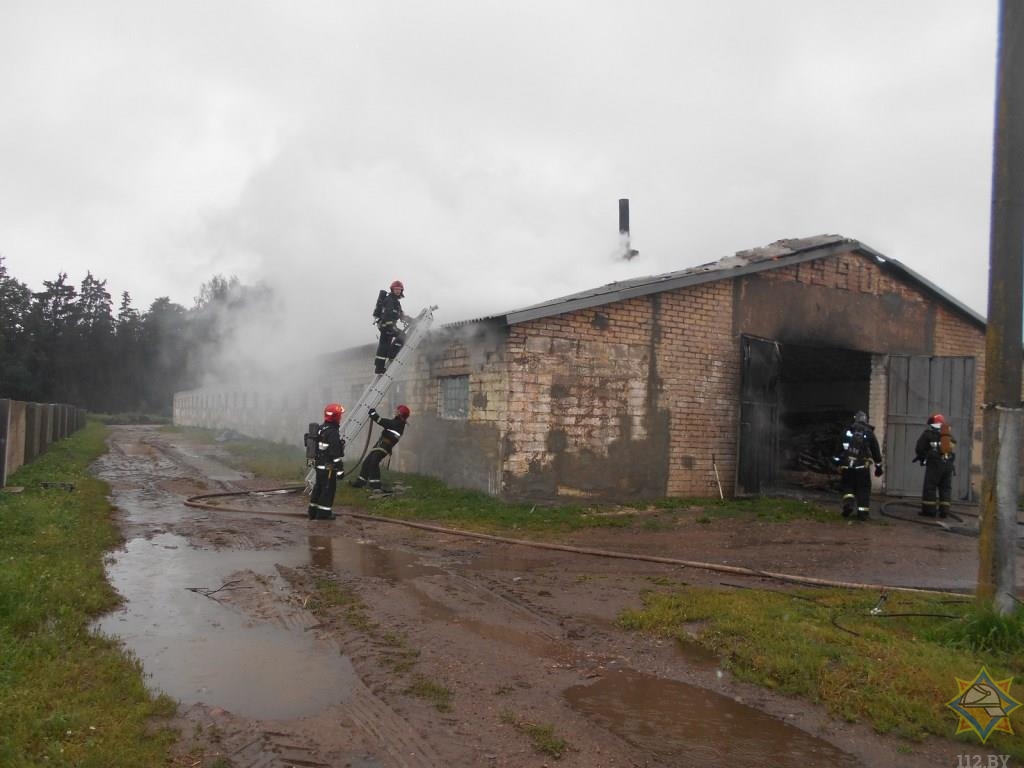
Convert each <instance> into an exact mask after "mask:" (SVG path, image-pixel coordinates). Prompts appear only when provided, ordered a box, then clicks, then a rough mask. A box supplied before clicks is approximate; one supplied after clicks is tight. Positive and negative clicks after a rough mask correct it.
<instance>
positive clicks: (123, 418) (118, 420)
mask: <svg viewBox="0 0 1024 768" xmlns="http://www.w3.org/2000/svg"><path fill="white" fill-rule="evenodd" d="M89 418H90V419H95V420H96V421H98V422H100V423H101V424H107V425H115V424H170V423H171V417H170V416H158V415H156V414H152V413H142V412H140V411H131V412H126V413H92V414H89Z"/></svg>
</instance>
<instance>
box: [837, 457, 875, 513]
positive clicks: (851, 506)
mask: <svg viewBox="0 0 1024 768" xmlns="http://www.w3.org/2000/svg"><path fill="white" fill-rule="evenodd" d="M840 483H841V486H842V489H843V517H849V516H850V515H852V514H853V512H854V510H856V512H857V517H858V518H859V519H860V520H865V519H867V517H868V515H869V514H870V513H871V472H870V467H868V466H866V465H865V466H855V467H843V470H842V476H841V478H840Z"/></svg>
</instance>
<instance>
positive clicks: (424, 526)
mask: <svg viewBox="0 0 1024 768" xmlns="http://www.w3.org/2000/svg"><path fill="white" fill-rule="evenodd" d="M304 488H305V486H304V485H297V486H283V487H281V488H271V489H267V490H263V491H223V492H219V493H203V494H199V495H197V496H191V497H189V498H187V499H185V505H186V506H189V507H195V508H198V509H206V510H212V511H216V512H238V513H242V514H248V515H271V516H274V517H281V516H285V517H302V518H305V517H306V513H304V512H301V513H300V512H277V511H263V510H250V509H242V508H239V507H229V506H222V505H218V504H210V503H207V502H205V501H204V499H212V498H223V497H227V496H260V495H272V494H286V493H298V492H300V491H302V490H303V489H304ZM341 514H343V515H345V516H347V517H351V518H353V519H356V520H367V521H372V522H377V523H389V524H392V525H402V526H405V527H407V528H416V529H418V530H422V531H430V532H432V533H442V534H446V535H449V536H463V537H467V538H472V539H480V540H483V541H493V542H497V543H501V544H512V545H516V546H523V547H532V548H534V549H547V550H554V551H557V552H569V553H573V554H579V555H591V556H594V557H608V558H615V559H620V560H637V561H641V562H648V563H660V564H663V565H676V566H681V567H684V568H697V569H699V570H705V571H714V572H718V573H731V574H735V575H739V576H750V577H754V578H762V579H774V580H778V581H785V582H789V583H792V584H802V585H805V586H814V587H834V588H839V589H857V590H868V591H876V592H879V591H880V592H904V593H908V594H919V595H942V596H946V597H951V596H952V597H963V596H964V595H963V593H960V592H950V591H946V590H939V589H926V588H923V587H894V586H889V585H886V584H869V583H860V582H853V581H834V580H831V579H818V578H813V577H811V576H801V575H799V574H789V573H778V572H774V571H762V570H758V569H756V568H747V567H745V566H740V565H725V564H723V563H707V562H700V561H696V560H683V559H680V558H675V557H661V556H659V555H645V554H637V553H632V552H617V551H614V550H607V549H596V548H593V547H574V546H571V545H568V544H554V543H551V542H546V541H530V540H529V539H513V538H509V537H506V536H495V535H492V534H488V533H477V532H475V531H464V530H460V529H458V528H445V527H443V526H440V525H431V524H430V523H417V522H415V521H412V520H398V519H394V518H388V517H380V516H378V515H369V514H363V513H360V512H351V511H346V512H342V513H341ZM339 517H340V515H339Z"/></svg>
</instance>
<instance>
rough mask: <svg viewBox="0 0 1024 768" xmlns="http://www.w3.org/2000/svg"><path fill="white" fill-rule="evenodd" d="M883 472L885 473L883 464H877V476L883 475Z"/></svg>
mask: <svg viewBox="0 0 1024 768" xmlns="http://www.w3.org/2000/svg"><path fill="white" fill-rule="evenodd" d="M882 474H883V473H882V465H881V464H875V477H881V476H882Z"/></svg>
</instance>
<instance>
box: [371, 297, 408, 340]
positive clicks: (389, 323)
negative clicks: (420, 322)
mask: <svg viewBox="0 0 1024 768" xmlns="http://www.w3.org/2000/svg"><path fill="white" fill-rule="evenodd" d="M403 317H405V313H404V312H403V311H402V300H401V299H400V298H399V297H398V296H396V295H395V294H393V293H389V294H387V296H385V297H384V301H382V302H381V305H380V317H378V318H377V327H378V328H380V329H381V330H382V331H383V330H387V329H393V328H395V323H397V322H398V321H399V320H400V319H401V318H403Z"/></svg>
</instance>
